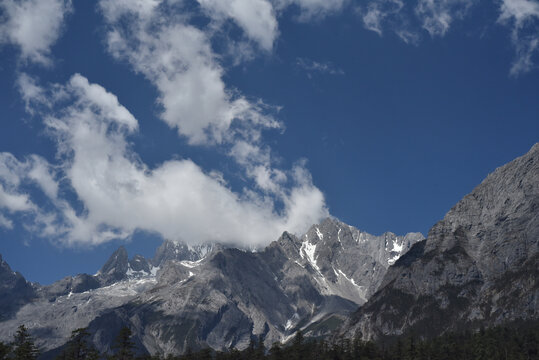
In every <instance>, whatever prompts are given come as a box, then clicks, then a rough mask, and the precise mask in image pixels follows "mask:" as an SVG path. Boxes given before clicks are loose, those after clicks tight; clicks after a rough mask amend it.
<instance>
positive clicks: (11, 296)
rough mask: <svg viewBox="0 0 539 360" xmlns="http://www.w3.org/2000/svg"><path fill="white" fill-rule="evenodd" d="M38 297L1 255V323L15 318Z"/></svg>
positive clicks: (32, 288)
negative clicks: (16, 313)
mask: <svg viewBox="0 0 539 360" xmlns="http://www.w3.org/2000/svg"><path fill="white" fill-rule="evenodd" d="M35 297H37V294H36V291H35V289H34V287H33V286H32V284H30V283H29V282H27V281H26V279H25V278H24V277H23V276H22V275H21V274H20V273H18V272H15V271H13V270H11V268H10V267H9V265H8V264H7V263H6V262H5V261H4V260H3V259H2V255H0V321H4V320H6V319H9V318H10V317H12V316H14V314H15V312H16V311H17V310H18V309H19V308H20V307H21V306H23V305H25V304H27V303H28V302H30V301H32V300H33V299H34V298H35Z"/></svg>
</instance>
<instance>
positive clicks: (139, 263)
mask: <svg viewBox="0 0 539 360" xmlns="http://www.w3.org/2000/svg"><path fill="white" fill-rule="evenodd" d="M129 267H130V268H131V270H132V271H136V272H140V271H142V272H146V273H150V271H151V264H150V263H149V262H148V260H147V259H146V258H145V257H144V256H142V255H135V256H134V257H133V258H132V259H131V260H129Z"/></svg>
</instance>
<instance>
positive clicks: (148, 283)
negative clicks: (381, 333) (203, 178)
mask: <svg viewBox="0 0 539 360" xmlns="http://www.w3.org/2000/svg"><path fill="white" fill-rule="evenodd" d="M423 238H424V237H423V236H422V235H421V234H419V233H410V234H407V235H406V236H396V235H395V234H393V233H385V234H383V235H381V236H373V235H370V234H368V233H366V232H362V231H360V230H358V229H356V228H354V227H352V226H349V225H346V224H344V223H342V222H340V221H338V220H337V219H334V218H328V219H326V220H324V221H323V222H322V223H321V224H318V225H313V226H312V227H311V228H310V229H309V231H308V232H307V233H306V234H304V235H303V236H301V237H297V236H295V235H292V234H289V233H287V232H285V233H283V235H282V236H281V237H280V238H279V239H278V240H276V241H274V242H273V243H271V244H270V245H269V246H267V247H266V248H265V249H262V250H259V251H246V250H240V249H235V248H225V247H223V246H220V245H218V244H204V245H197V246H188V245H186V244H184V243H177V242H171V241H165V242H163V244H162V245H161V246H160V247H159V248H158V249H157V251H156V253H155V256H154V257H153V258H152V259H146V258H144V257H143V256H140V255H135V256H134V257H132V258H131V259H129V258H128V254H127V251H126V250H125V248H124V247H120V248H119V249H118V250H117V251H115V252H114V253H113V254H112V255H111V256H110V258H109V260H108V261H107V262H106V263H105V264H104V265H103V267H102V268H101V269H100V270H99V271H98V273H97V274H95V275H88V274H79V275H77V276H74V277H66V278H64V279H62V280H59V281H57V282H55V283H53V284H51V285H47V286H40V285H39V284H30V283H28V282H26V281H25V280H24V278H23V277H22V275H20V274H18V273H14V272H13V271H11V269H10V268H9V266H8V265H7V264H5V263H4V262H2V268H1V271H2V272H1V273H0V279H4V278H5V279H6V281H5V282H4V281H3V282H2V284H3V287H4V288H5V289H6V293H10V294H12V296H15V297H16V299H17V301H12V300H11V299H10V298H5V299H2V301H1V303H0V306H1V304H2V303H5V304H6V305H4V306H5V309H6V310H5V311H3V318H2V322H0V340H3V341H8V340H9V339H10V338H11V337H12V336H13V334H14V333H15V331H16V329H17V327H18V326H19V325H20V324H25V325H26V326H27V327H28V328H29V330H30V331H31V333H32V334H33V335H35V336H36V337H37V338H38V339H39V342H38V345H39V346H40V347H41V349H42V350H44V351H49V350H53V349H55V348H58V347H60V346H62V345H63V344H64V343H65V342H66V341H67V339H68V337H69V335H70V334H71V331H73V330H74V329H76V328H80V327H89V329H90V332H91V333H92V334H93V341H94V342H95V344H96V345H97V347H98V349H100V350H101V351H107V350H108V349H109V347H110V345H111V344H112V342H113V340H114V337H115V336H116V334H117V333H118V331H119V330H120V329H121V328H122V327H124V326H129V327H130V328H131V329H132V331H133V333H134V339H135V341H136V343H137V344H138V346H139V348H141V349H143V350H144V351H147V352H150V353H162V354H178V353H182V352H184V351H185V350H186V349H187V348H190V349H197V348H202V347H206V346H210V347H212V348H216V349H226V348H230V347H236V348H240V349H241V348H245V347H246V346H247V345H248V344H249V342H250V341H251V339H252V338H253V337H258V336H262V337H263V338H264V339H265V342H266V343H267V344H268V345H271V343H273V342H275V341H286V340H287V339H288V338H289V337H291V336H293V335H294V333H295V332H296V331H297V330H298V329H303V330H304V331H305V332H306V334H307V335H308V336H323V335H327V334H329V333H330V331H332V330H333V329H334V328H335V327H336V326H338V325H339V324H341V323H342V322H343V321H344V320H345V319H346V316H347V315H348V314H350V313H351V312H352V311H354V310H355V309H356V308H357V307H358V306H359V305H362V304H364V303H365V301H367V299H368V298H369V297H370V296H371V295H372V294H373V293H374V292H375V291H376V289H377V288H378V286H379V285H380V284H381V282H382V279H383V277H384V275H385V273H386V271H387V269H388V267H389V266H390V265H391V264H393V263H394V262H395V261H396V260H397V259H398V258H399V257H400V256H401V255H402V254H404V253H405V252H406V251H407V250H408V249H410V248H411V247H412V245H413V244H414V243H416V242H418V241H420V240H422V239H423ZM4 300H5V301H4ZM7 304H11V305H10V306H8V305H7Z"/></svg>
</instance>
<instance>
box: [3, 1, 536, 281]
mask: <svg viewBox="0 0 539 360" xmlns="http://www.w3.org/2000/svg"><path fill="white" fill-rule="evenodd" d="M0 11H1V13H2V16H0V56H1V58H0V59H1V62H0V79H1V81H0V108H1V109H2V112H1V114H2V115H1V131H0V155H1V156H0V185H1V187H0V253H1V254H2V256H3V258H4V259H5V260H7V261H8V263H9V264H10V265H11V266H12V267H13V268H14V269H16V270H18V271H20V272H21V273H22V274H23V275H25V276H26V277H27V278H28V279H29V280H31V281H39V282H41V283H50V282H52V281H54V280H56V279H59V278H61V277H63V276H67V275H73V274H76V273H80V272H88V273H94V272H96V271H97V270H98V269H99V267H100V266H101V265H102V264H103V263H104V262H105V260H106V259H107V257H108V256H109V255H110V253H111V252H112V251H114V250H115V249H116V248H117V247H118V246H119V245H121V244H124V245H125V246H126V247H127V249H128V251H129V252H130V254H131V255H134V254H135V253H141V254H143V255H145V256H151V255H152V254H153V252H154V250H155V248H156V247H157V246H158V245H159V243H160V242H161V241H162V239H163V238H167V239H172V240H183V241H186V242H189V243H191V244H196V243H201V242H205V241H220V242H223V243H226V244H232V245H237V246H243V247H260V246H264V245H266V244H268V243H269V242H270V241H272V240H275V239H276V238H277V237H278V236H279V235H280V233H282V231H284V230H288V231H291V232H296V233H301V232H302V231H304V230H305V229H306V228H307V227H308V226H309V225H311V224H313V223H315V222H317V221H319V220H320V219H321V218H323V217H325V216H328V215H332V216H336V217H337V218H339V219H341V220H342V221H344V222H346V223H349V224H351V225H354V226H356V227H358V228H360V229H362V230H365V231H368V232H370V233H373V234H380V233H383V232H385V231H392V232H395V233H397V234H404V233H406V232H411V231H420V232H422V233H424V234H426V233H427V231H428V229H429V228H430V227H431V226H432V225H433V224H434V223H435V222H436V221H438V220H439V219H441V218H442V217H443V216H444V214H445V212H447V211H448V210H449V209H450V208H451V207H452V206H453V205H454V204H455V203H456V202H457V201H458V200H459V199H460V198H462V196H464V195H465V194H467V193H468V192H470V191H471V190H472V189H473V187H474V186H476V185H477V184H479V183H480V182H481V180H482V179H483V178H484V177H485V176H486V175H487V174H488V173H490V172H492V171H493V170H494V169H495V168H496V167H498V166H500V165H503V164H504V163H506V162H508V161H510V160H512V159H513V158H515V157H517V156H520V155H522V154H524V153H525V152H526V151H527V150H528V149H529V148H530V147H531V146H532V145H533V144H534V143H535V142H537V141H538V139H539V137H538V135H539V101H538V96H539V72H538V71H537V58H538V53H539V51H538V50H539V31H538V30H537V29H538V24H539V2H537V1H536V0H500V1H494V2H484V1H483V2H480V1H463V0H414V1H411V2H403V1H401V0H367V1H352V0H348V1H347V0H325V1H316V0H231V1H222V0H198V1H191V0H176V1H172V0H136V1H135V0H133V1H112V0H101V1H98V2H92V1H73V2H70V1H67V0H24V1H15V0H0Z"/></svg>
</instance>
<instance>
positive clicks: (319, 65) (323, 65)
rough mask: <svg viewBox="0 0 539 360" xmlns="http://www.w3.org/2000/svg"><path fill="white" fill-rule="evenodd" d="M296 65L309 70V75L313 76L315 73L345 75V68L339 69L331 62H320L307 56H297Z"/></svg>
mask: <svg viewBox="0 0 539 360" xmlns="http://www.w3.org/2000/svg"><path fill="white" fill-rule="evenodd" d="M296 66H298V67H299V68H300V69H302V70H305V71H306V72H307V76H309V77H311V76H312V74H313V73H320V74H328V75H344V70H342V69H339V68H338V67H336V66H335V65H333V64H332V63H331V62H318V61H314V60H311V59H307V58H297V59H296Z"/></svg>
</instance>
